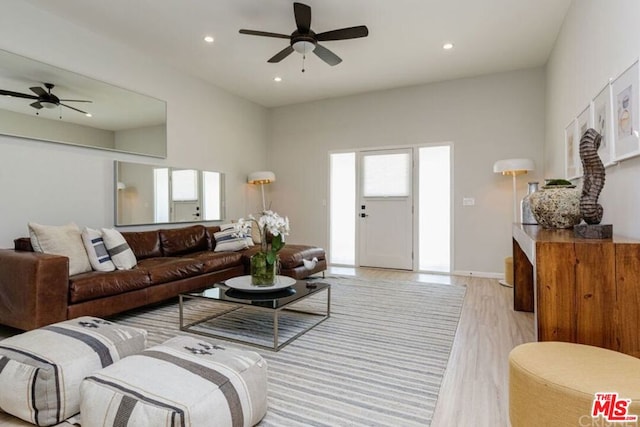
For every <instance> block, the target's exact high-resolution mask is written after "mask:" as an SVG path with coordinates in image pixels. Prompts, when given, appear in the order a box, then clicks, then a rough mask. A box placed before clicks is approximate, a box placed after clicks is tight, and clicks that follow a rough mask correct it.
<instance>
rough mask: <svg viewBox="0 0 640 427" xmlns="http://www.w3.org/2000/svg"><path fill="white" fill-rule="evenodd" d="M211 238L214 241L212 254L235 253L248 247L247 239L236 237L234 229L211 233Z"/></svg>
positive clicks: (236, 233)
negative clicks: (214, 245)
mask: <svg viewBox="0 0 640 427" xmlns="http://www.w3.org/2000/svg"><path fill="white" fill-rule="evenodd" d="M213 238H214V239H215V240H216V247H215V248H214V249H213V251H214V252H235V251H241V250H242V249H247V248H248V247H249V245H247V239H246V238H244V237H238V232H237V231H236V229H235V228H229V229H227V230H224V231H218V232H217V233H213Z"/></svg>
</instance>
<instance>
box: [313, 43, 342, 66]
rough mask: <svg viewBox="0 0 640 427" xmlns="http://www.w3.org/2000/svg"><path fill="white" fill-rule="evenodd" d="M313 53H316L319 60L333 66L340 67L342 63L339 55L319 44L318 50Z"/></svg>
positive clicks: (317, 45)
mask: <svg viewBox="0 0 640 427" xmlns="http://www.w3.org/2000/svg"><path fill="white" fill-rule="evenodd" d="M313 53H315V54H316V55H317V56H318V58H320V59H322V60H323V61H324V62H326V63H327V64H329V65H331V66H334V65H338V64H339V63H341V62H342V59H340V57H339V56H338V55H336V54H335V53H333V52H331V51H330V50H329V49H327V48H326V47H324V46H321V45H319V44H316V48H315V49H314V50H313Z"/></svg>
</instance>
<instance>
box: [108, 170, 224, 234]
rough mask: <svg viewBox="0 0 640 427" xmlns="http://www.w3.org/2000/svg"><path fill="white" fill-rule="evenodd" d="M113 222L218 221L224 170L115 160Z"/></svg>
mask: <svg viewBox="0 0 640 427" xmlns="http://www.w3.org/2000/svg"><path fill="white" fill-rule="evenodd" d="M114 189H115V207H116V209H115V210H116V212H115V223H116V225H142V224H165V223H178V222H197V221H220V220H223V219H224V217H225V215H224V174H223V173H220V172H212V171H202V170H198V169H185V168H174V167H170V166H162V165H143V164H139V163H128V162H119V161H116V162H115V183H114Z"/></svg>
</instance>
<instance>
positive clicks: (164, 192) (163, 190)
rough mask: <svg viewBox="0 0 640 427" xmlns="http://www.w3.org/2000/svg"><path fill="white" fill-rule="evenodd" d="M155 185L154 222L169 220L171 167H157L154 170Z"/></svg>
mask: <svg viewBox="0 0 640 427" xmlns="http://www.w3.org/2000/svg"><path fill="white" fill-rule="evenodd" d="M153 187H154V192H155V197H154V198H153V199H154V200H155V206H154V210H153V220H154V222H169V169H167V168H156V169H154V170H153Z"/></svg>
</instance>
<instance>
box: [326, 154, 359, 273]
mask: <svg viewBox="0 0 640 427" xmlns="http://www.w3.org/2000/svg"><path fill="white" fill-rule="evenodd" d="M329 179H330V182H331V183H330V200H329V204H330V207H331V212H330V215H329V217H330V219H329V221H330V230H331V231H330V238H329V247H330V251H329V262H330V263H331V264H345V265H354V264H355V261H356V259H355V256H356V153H335V154H331V156H330V178H329Z"/></svg>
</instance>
